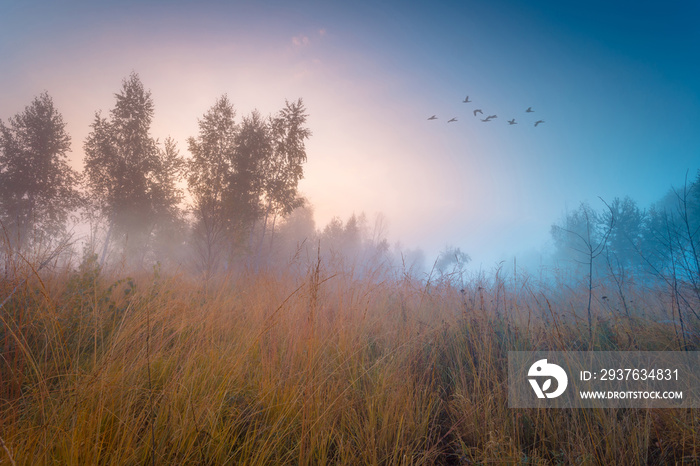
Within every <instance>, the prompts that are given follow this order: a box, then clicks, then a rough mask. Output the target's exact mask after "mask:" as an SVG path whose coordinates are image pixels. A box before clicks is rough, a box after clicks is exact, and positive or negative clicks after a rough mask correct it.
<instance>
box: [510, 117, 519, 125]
mask: <svg viewBox="0 0 700 466" xmlns="http://www.w3.org/2000/svg"><path fill="white" fill-rule="evenodd" d="M508 124H509V125H517V123H516V122H515V118H513V119H512V120H508Z"/></svg>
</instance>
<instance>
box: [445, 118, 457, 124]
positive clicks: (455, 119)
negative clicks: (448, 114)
mask: <svg viewBox="0 0 700 466" xmlns="http://www.w3.org/2000/svg"><path fill="white" fill-rule="evenodd" d="M453 121H457V118H452V119H450V120H447V122H448V123H452V122H453Z"/></svg>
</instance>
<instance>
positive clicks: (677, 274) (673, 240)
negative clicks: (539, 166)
mask: <svg viewBox="0 0 700 466" xmlns="http://www.w3.org/2000/svg"><path fill="white" fill-rule="evenodd" d="M551 235H552V239H553V240H554V245H555V249H556V252H555V256H556V258H558V259H559V260H561V261H564V262H565V263H569V264H573V265H574V269H577V270H578V272H579V273H578V274H577V275H575V276H579V277H580V276H581V275H583V276H585V277H586V278H587V287H588V290H589V293H588V298H589V325H590V300H591V298H592V295H593V288H594V286H595V283H601V282H607V283H609V284H611V285H612V286H613V288H614V289H616V290H617V292H618V293H617V294H618V297H619V308H620V309H621V311H623V312H624V313H626V314H627V315H630V313H631V312H632V311H633V307H632V306H631V304H630V299H629V294H630V292H629V290H630V288H631V286H632V285H633V286H655V287H659V286H660V287H661V289H662V290H663V289H665V290H667V292H668V296H669V297H670V298H671V299H670V304H671V309H672V311H673V313H674V315H675V316H676V317H674V322H675V319H676V318H677V319H678V322H679V323H680V326H681V330H682V331H681V332H679V335H685V334H686V333H685V332H686V330H687V329H684V328H683V327H685V324H687V320H688V318H691V319H692V320H693V321H695V322H696V323H697V322H698V320H700V172H698V173H697V175H696V176H695V179H694V180H690V181H689V180H688V179H686V181H685V183H684V185H683V186H682V187H678V188H674V189H672V190H670V191H669V192H668V193H667V194H666V195H665V196H664V197H663V198H661V199H659V200H658V201H657V202H655V203H654V204H652V205H651V206H650V207H648V208H647V209H642V208H640V207H639V206H638V205H637V203H636V202H635V201H634V200H632V199H631V198H629V197H625V198H624V199H619V198H615V199H614V200H613V201H612V202H611V203H609V204H608V203H605V202H604V201H603V202H602V206H601V208H600V209H598V210H596V209H594V208H593V207H591V206H590V205H589V204H585V203H584V204H581V205H580V206H579V207H578V208H577V209H576V210H574V211H571V212H568V213H567V214H566V215H565V216H564V218H562V219H561V221H559V222H558V223H556V224H554V225H552V228H551ZM580 272H583V274H581V273H580ZM605 298H606V299H609V297H608V296H605ZM684 317H685V321H684ZM679 338H680V337H679Z"/></svg>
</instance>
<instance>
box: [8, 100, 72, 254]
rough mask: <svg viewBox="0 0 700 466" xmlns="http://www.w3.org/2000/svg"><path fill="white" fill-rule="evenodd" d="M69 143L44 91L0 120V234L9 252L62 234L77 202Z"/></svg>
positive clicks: (38, 243)
mask: <svg viewBox="0 0 700 466" xmlns="http://www.w3.org/2000/svg"><path fill="white" fill-rule="evenodd" d="M70 142H71V141H70V136H69V135H68V132H67V131H66V124H65V123H64V121H63V117H62V115H61V114H60V113H59V112H58V110H57V109H56V108H55V107H54V104H53V100H52V99H51V97H50V96H49V94H48V93H46V92H43V93H42V94H40V95H39V96H37V97H36V98H34V100H33V101H32V102H31V103H30V104H29V105H28V106H27V107H26V108H25V109H24V111H23V112H20V113H18V114H17V115H15V116H13V117H10V118H9V119H8V122H7V124H5V123H3V122H2V121H1V120H0V221H1V222H2V231H0V234H2V235H3V236H4V239H5V241H6V242H7V245H8V246H9V247H10V248H12V249H17V250H23V249H25V247H30V246H33V245H34V246H36V245H41V244H46V243H49V244H50V243H51V242H53V240H55V239H57V238H60V237H61V236H62V235H63V234H64V233H65V229H66V224H67V222H68V216H69V214H70V213H71V211H73V210H74V209H76V208H77V207H78V205H79V202H80V195H79V192H78V189H77V188H78V181H79V174H78V173H77V172H76V171H75V170H73V169H72V168H71V167H70V166H69V165H68V155H67V154H68V152H69V151H70Z"/></svg>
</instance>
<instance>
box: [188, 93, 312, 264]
mask: <svg viewBox="0 0 700 466" xmlns="http://www.w3.org/2000/svg"><path fill="white" fill-rule="evenodd" d="M235 116H236V111H235V109H234V107H233V105H232V104H231V103H230V102H229V100H228V97H227V96H226V95H223V96H221V97H220V98H219V99H217V101H216V102H215V103H214V105H213V106H212V107H211V108H210V109H209V110H208V111H207V113H205V114H204V116H203V117H202V119H200V120H199V135H198V136H197V137H191V138H190V139H189V140H188V145H189V150H190V152H191V153H192V155H193V157H192V159H191V160H190V161H189V164H188V170H187V175H188V176H187V184H188V187H189V189H190V192H191V193H192V197H193V208H192V212H193V215H194V225H193V241H194V243H195V248H196V250H197V253H198V256H199V261H200V266H201V267H202V269H203V270H205V271H206V272H207V273H211V272H212V271H214V270H216V269H218V268H219V267H220V266H221V265H222V264H221V261H222V258H223V260H224V261H226V262H230V261H232V260H233V259H234V257H235V255H236V253H239V252H241V251H245V252H249V253H250V252H253V253H255V254H256V256H257V258H259V254H260V252H261V249H262V248H263V246H264V243H265V241H266V238H267V237H268V236H269V246H270V247H271V246H272V242H273V240H274V232H275V227H276V224H277V219H278V218H279V217H281V216H282V217H284V216H288V215H289V214H291V213H292V211H293V210H294V209H295V208H297V207H301V206H302V205H303V201H302V198H301V197H300V195H299V193H298V191H297V186H298V183H299V181H300V180H301V178H302V177H303V175H304V170H303V164H304V162H305V161H306V150H305V147H304V141H305V140H306V139H308V138H309V136H310V135H311V132H310V130H309V129H308V128H306V127H305V126H304V125H305V123H306V117H307V115H306V110H305V108H304V104H303V102H302V100H301V99H299V100H297V101H296V102H292V103H290V102H286V103H285V107H284V108H283V109H282V110H281V111H280V112H279V113H278V114H277V115H275V116H274V117H269V118H263V117H262V116H261V115H260V113H259V112H257V111H253V112H252V113H251V114H250V115H249V116H246V117H244V118H243V119H242V121H241V122H240V123H236V122H235Z"/></svg>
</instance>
